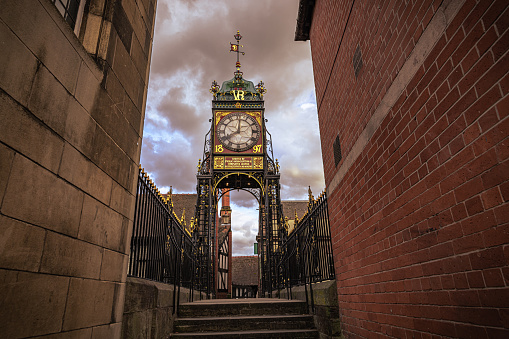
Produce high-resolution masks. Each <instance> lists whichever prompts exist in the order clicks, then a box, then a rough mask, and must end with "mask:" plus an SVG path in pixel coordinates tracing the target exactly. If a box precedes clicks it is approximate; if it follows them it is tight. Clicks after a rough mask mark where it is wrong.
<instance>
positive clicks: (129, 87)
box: [112, 38, 145, 109]
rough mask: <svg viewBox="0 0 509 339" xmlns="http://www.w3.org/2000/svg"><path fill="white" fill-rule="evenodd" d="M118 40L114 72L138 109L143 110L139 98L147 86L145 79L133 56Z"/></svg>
mask: <svg viewBox="0 0 509 339" xmlns="http://www.w3.org/2000/svg"><path fill="white" fill-rule="evenodd" d="M117 39H119V40H118V41H117V45H116V46H117V48H116V49H115V56H114V58H113V65H112V68H113V71H114V72H115V74H116V75H117V78H118V80H119V81H120V83H121V84H122V86H123V87H124V89H125V90H126V92H127V93H128V94H129V97H130V98H131V99H132V100H133V102H134V103H135V104H136V107H138V108H139V109H141V103H139V102H138V98H139V96H140V93H141V92H143V86H144V85H145V82H144V78H142V75H140V73H138V70H137V69H136V67H135V66H134V63H133V60H132V59H131V55H130V54H129V52H128V51H126V49H125V47H124V45H123V44H122V43H121V42H120V38H117ZM143 76H144V74H143Z"/></svg>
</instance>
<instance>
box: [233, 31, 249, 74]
mask: <svg viewBox="0 0 509 339" xmlns="http://www.w3.org/2000/svg"><path fill="white" fill-rule="evenodd" d="M233 37H234V38H235V40H237V43H236V44H232V43H231V42H230V52H235V53H237V63H236V64H235V67H236V68H237V70H236V71H235V73H233V75H234V78H235V79H236V80H240V79H242V74H243V73H242V72H241V71H240V54H242V55H245V54H246V53H244V52H242V51H240V49H239V48H240V47H244V46H243V45H241V44H240V39H242V35H240V32H239V31H237V34H235V35H234V36H233Z"/></svg>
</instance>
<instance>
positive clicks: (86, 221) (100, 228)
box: [78, 196, 123, 252]
mask: <svg viewBox="0 0 509 339" xmlns="http://www.w3.org/2000/svg"><path fill="white" fill-rule="evenodd" d="M78 238H79V239H82V240H85V241H88V242H91V243H93V244H96V245H99V246H103V247H107V248H109V249H112V250H115V251H119V252H121V251H122V250H123V245H122V244H123V218H122V216H121V215H120V214H118V213H117V212H115V211H113V210H112V209H111V208H109V207H108V206H105V205H103V204H101V203H100V202H98V201H97V200H95V199H93V198H91V197H89V196H85V200H84V202H83V213H82V215H81V220H80V226H79V233H78Z"/></svg>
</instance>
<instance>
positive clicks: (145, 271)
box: [128, 168, 196, 311]
mask: <svg viewBox="0 0 509 339" xmlns="http://www.w3.org/2000/svg"><path fill="white" fill-rule="evenodd" d="M172 208H173V207H172V205H171V203H170V204H168V201H167V200H165V199H164V198H163V196H162V195H161V194H160V193H159V191H158V190H157V188H156V187H155V185H154V183H153V182H152V181H151V180H150V178H149V177H148V175H147V174H146V173H144V172H143V170H142V169H141V168H140V173H139V177H138V189H137V194H136V205H135V213H134V226H133V234H132V238H131V252H130V256H129V267H128V275H129V276H132V277H137V278H143V279H150V280H155V281H159V282H162V283H167V284H173V285H174V286H175V289H174V296H173V298H174V305H178V303H179V295H180V286H183V287H186V288H189V289H190V293H189V296H190V301H191V300H192V297H193V290H194V283H195V275H196V270H195V268H196V260H195V258H196V246H195V244H194V243H195V242H194V241H193V239H192V237H191V236H190V235H189V234H188V233H187V231H186V230H185V229H184V227H183V226H182V224H181V223H180V222H179V220H178V219H177V217H176V216H175V213H174V212H173V210H172ZM176 308H177V307H174V311H176Z"/></svg>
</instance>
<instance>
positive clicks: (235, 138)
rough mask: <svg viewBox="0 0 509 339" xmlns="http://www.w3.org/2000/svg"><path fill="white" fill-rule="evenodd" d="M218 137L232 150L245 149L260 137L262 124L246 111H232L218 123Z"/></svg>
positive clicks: (239, 150)
mask: <svg viewBox="0 0 509 339" xmlns="http://www.w3.org/2000/svg"><path fill="white" fill-rule="evenodd" d="M216 133H217V137H218V139H219V140H220V141H221V143H222V144H223V146H224V147H226V148H227V149H229V150H231V151H237V152H241V151H245V150H248V149H250V148H251V147H253V146H254V145H255V144H256V143H257V142H258V139H259V138H260V126H259V125H258V123H257V122H256V120H255V118H253V117H252V116H250V115H249V114H246V113H232V114H228V115H227V116H226V117H225V118H223V119H221V121H220V122H219V123H218V124H217V129H216Z"/></svg>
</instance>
